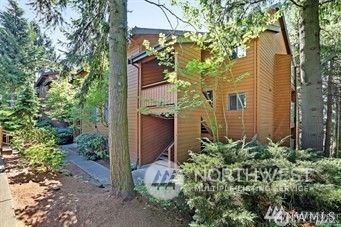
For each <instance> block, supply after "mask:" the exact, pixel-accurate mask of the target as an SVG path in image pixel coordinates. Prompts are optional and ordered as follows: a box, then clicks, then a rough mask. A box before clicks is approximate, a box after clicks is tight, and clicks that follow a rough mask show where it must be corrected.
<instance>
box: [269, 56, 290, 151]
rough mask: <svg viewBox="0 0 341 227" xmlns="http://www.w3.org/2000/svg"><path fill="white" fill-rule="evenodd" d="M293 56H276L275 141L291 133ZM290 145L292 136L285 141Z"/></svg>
mask: <svg viewBox="0 0 341 227" xmlns="http://www.w3.org/2000/svg"><path fill="white" fill-rule="evenodd" d="M290 71H291V56H290V55H278V54H276V56H275V111H274V120H275V121H274V137H273V138H274V141H280V140H281V139H282V138H284V137H286V136H289V135H290V133H291V132H290V105H291V77H290V73H291V72H290ZM285 145H287V146H289V145H290V138H288V139H287V140H286V142H285Z"/></svg>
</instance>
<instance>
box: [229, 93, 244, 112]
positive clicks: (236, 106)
mask: <svg viewBox="0 0 341 227" xmlns="http://www.w3.org/2000/svg"><path fill="white" fill-rule="evenodd" d="M245 107H246V94H245V93H234V94H229V110H241V109H243V108H244V109H245Z"/></svg>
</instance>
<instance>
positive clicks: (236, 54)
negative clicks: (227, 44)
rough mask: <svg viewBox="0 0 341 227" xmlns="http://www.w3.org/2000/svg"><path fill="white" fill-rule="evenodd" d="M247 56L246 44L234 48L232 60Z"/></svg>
mask: <svg viewBox="0 0 341 227" xmlns="http://www.w3.org/2000/svg"><path fill="white" fill-rule="evenodd" d="M243 57H246V46H239V47H236V48H234V49H233V52H232V55H231V60H232V59H236V58H243Z"/></svg>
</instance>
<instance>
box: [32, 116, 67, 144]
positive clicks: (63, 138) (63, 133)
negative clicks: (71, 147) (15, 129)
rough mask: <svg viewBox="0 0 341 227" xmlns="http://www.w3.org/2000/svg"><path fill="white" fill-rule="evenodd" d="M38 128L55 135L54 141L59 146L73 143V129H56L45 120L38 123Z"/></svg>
mask: <svg viewBox="0 0 341 227" xmlns="http://www.w3.org/2000/svg"><path fill="white" fill-rule="evenodd" d="M36 127H38V128H44V129H47V130H49V131H51V132H53V134H54V140H55V143H56V144H57V145H64V144H69V143H72V142H73V130H72V128H54V127H53V125H52V123H51V122H49V121H47V120H44V121H40V122H38V123H36Z"/></svg>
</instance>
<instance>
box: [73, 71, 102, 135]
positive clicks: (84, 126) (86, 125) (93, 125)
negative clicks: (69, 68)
mask: <svg viewBox="0 0 341 227" xmlns="http://www.w3.org/2000/svg"><path fill="white" fill-rule="evenodd" d="M88 74H89V72H88V71H86V70H84V69H81V70H79V71H77V73H76V74H73V75H72V76H71V81H70V83H73V82H74V81H75V79H76V78H85V77H86V76H87V75H88ZM91 114H92V115H93V116H92V119H93V122H87V121H84V120H83V121H80V122H77V125H80V126H79V128H80V129H81V133H100V134H104V135H108V126H107V124H106V123H105V122H103V120H106V116H107V109H104V110H99V109H97V108H95V107H93V109H92V110H91ZM101 114H104V116H103V117H101V116H100V115H101ZM79 134H80V133H79Z"/></svg>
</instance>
